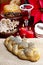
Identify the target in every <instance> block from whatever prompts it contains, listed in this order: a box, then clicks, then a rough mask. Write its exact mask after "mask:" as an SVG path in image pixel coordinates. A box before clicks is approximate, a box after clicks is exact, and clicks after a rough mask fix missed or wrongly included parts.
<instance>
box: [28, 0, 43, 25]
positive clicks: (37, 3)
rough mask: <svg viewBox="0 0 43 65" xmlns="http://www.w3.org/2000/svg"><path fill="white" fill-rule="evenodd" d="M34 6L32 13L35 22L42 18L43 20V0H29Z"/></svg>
mask: <svg viewBox="0 0 43 65" xmlns="http://www.w3.org/2000/svg"><path fill="white" fill-rule="evenodd" d="M28 1H29V3H30V4H32V5H33V6H34V9H33V10H32V13H31V15H32V16H34V24H35V23H37V22H39V21H40V20H41V21H42V22H43V0H28Z"/></svg>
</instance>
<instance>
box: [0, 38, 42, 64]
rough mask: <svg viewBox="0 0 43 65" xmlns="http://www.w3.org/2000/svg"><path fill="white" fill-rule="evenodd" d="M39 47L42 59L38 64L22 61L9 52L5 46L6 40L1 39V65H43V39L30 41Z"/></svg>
mask: <svg viewBox="0 0 43 65" xmlns="http://www.w3.org/2000/svg"><path fill="white" fill-rule="evenodd" d="M29 41H33V42H35V43H36V45H37V46H38V47H39V50H40V53H41V57H40V59H39V60H38V61H37V62H30V61H26V60H21V59H19V58H17V57H16V56H15V55H13V54H12V53H10V52H9V51H7V49H6V47H5V46H4V39H0V65H43V39H42V38H41V39H29Z"/></svg>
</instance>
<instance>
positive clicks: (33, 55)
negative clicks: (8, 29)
mask: <svg viewBox="0 0 43 65" xmlns="http://www.w3.org/2000/svg"><path fill="white" fill-rule="evenodd" d="M17 38H18V39H17ZM9 40H10V41H9ZM12 40H13V41H12ZM20 40H21V41H20ZM16 41H17V42H16ZM22 42H23V39H21V38H20V37H19V36H16V37H13V36H10V37H9V38H7V39H6V40H5V42H4V44H5V46H6V47H7V49H8V50H9V51H11V52H12V53H13V54H14V55H16V56H18V57H19V58H20V59H23V60H30V61H32V62H36V61H38V60H39V58H40V53H39V51H38V48H37V47H36V46H35V44H34V43H31V42H30V43H29V44H28V47H26V46H25V47H23V46H24V45H25V42H24V45H21V47H19V45H20V44H22ZM26 44H27V43H26Z"/></svg>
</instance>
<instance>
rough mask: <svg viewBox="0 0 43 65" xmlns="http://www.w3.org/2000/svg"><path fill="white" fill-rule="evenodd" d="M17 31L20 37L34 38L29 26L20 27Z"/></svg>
mask: <svg viewBox="0 0 43 65" xmlns="http://www.w3.org/2000/svg"><path fill="white" fill-rule="evenodd" d="M19 33H20V36H21V37H27V38H34V32H33V31H32V29H31V27H29V29H28V28H27V27H21V28H20V29H19Z"/></svg>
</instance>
